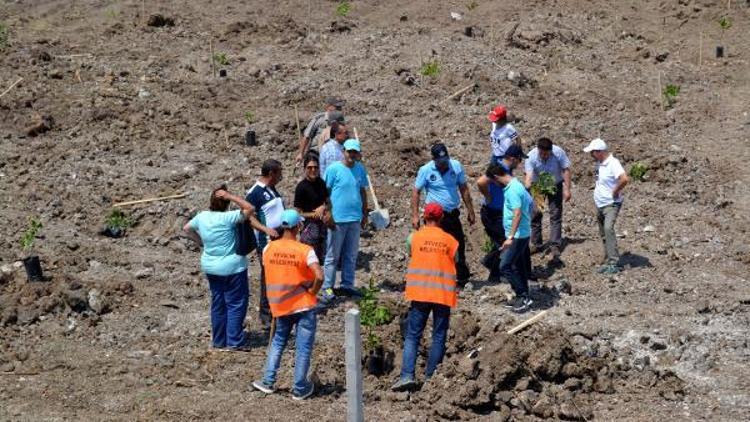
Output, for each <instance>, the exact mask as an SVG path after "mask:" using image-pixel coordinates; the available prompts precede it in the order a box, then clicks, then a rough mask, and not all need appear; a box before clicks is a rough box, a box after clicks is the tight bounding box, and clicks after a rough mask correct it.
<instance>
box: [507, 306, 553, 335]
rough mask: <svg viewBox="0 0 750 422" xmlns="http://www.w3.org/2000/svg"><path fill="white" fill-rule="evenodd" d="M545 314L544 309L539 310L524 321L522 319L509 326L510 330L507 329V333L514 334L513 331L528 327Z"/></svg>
mask: <svg viewBox="0 0 750 422" xmlns="http://www.w3.org/2000/svg"><path fill="white" fill-rule="evenodd" d="M545 315H547V311H546V310H544V311H542V312H539V313H538V314H536V315H534V316H533V317H531V318H529V319H527V320H526V321H524V322H522V323H520V324H518V325H516V326H515V327H513V328H511V329H510V330H508V334H515V333H517V332H519V331H521V330H523V329H524V328H526V327H528V326H529V325H531V324H533V323H535V322H537V321H539V320H540V319H542V318H543V317H544V316H545Z"/></svg>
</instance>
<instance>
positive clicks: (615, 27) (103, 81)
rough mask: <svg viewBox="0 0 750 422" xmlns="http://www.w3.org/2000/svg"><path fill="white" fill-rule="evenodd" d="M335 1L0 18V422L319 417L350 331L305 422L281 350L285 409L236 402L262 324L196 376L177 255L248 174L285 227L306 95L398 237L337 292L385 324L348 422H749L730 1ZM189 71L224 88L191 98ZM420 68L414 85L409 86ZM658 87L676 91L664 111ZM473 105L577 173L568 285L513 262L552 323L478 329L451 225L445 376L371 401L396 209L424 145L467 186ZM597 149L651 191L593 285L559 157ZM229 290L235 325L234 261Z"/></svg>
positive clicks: (742, 23) (197, 286) (254, 398)
mask: <svg viewBox="0 0 750 422" xmlns="http://www.w3.org/2000/svg"><path fill="white" fill-rule="evenodd" d="M337 4H338V3H336V2H332V1H327V0H315V1H308V2H290V1H276V2H269V1H242V2H229V1H224V0H213V1H206V2H193V1H172V2H141V1H128V0H126V1H122V2H100V1H91V0H83V1H76V2H72V1H61V2H50V1H6V2H4V3H3V6H2V7H0V23H3V24H4V25H5V26H6V27H7V28H8V31H7V35H8V36H7V43H6V45H5V46H2V45H0V92H2V91H4V90H5V88H7V87H9V86H10V85H11V84H12V83H13V82H15V81H16V80H17V79H18V78H20V77H23V80H22V81H21V82H20V83H19V84H18V85H16V86H15V87H14V88H13V89H11V90H10V91H8V92H7V93H6V94H4V95H3V96H2V97H0V192H1V194H0V201H1V207H2V213H1V214H0V216H1V218H0V264H2V273H0V336H1V337H0V338H2V341H1V342H0V419H2V420H65V419H75V420H133V419H139V420H141V419H142V420H198V419H200V420H206V419H224V420H226V419H231V420H248V419H249V420H261V419H266V420H285V421H298V420H299V421H301V420H310V419H312V418H315V419H317V420H343V419H344V415H345V409H346V399H345V395H344V392H345V375H344V350H343V314H344V312H345V311H346V309H348V308H349V307H352V306H356V304H354V303H353V302H343V303H340V304H339V305H338V306H337V307H336V308H335V309H333V310H331V311H329V312H328V313H327V314H325V315H322V316H321V319H320V323H319V331H318V336H317V341H316V351H315V356H314V362H313V371H312V373H313V376H314V378H315V379H316V380H317V382H318V393H317V394H316V395H315V396H314V397H313V398H312V399H310V400H307V401H305V402H302V403H297V402H292V401H291V400H290V398H289V386H290V381H291V375H292V373H291V362H292V360H291V357H292V354H291V353H289V354H288V355H286V356H285V359H284V362H283V369H282V371H281V373H280V381H279V388H280V393H279V394H275V395H272V396H268V397H265V396H264V395H263V394H261V393H258V392H252V391H249V390H248V388H247V385H248V383H249V382H250V381H251V380H253V379H255V378H257V377H258V376H259V375H260V373H261V370H262V365H263V362H264V358H265V351H266V350H265V344H266V341H267V339H266V338H265V337H264V335H263V334H262V332H261V331H260V330H259V326H258V320H257V317H256V311H255V309H254V308H253V309H251V311H250V312H249V315H248V319H247V328H248V330H249V331H250V332H251V333H252V339H253V342H254V344H255V345H256V346H257V347H256V348H254V349H253V350H252V351H250V352H247V353H217V352H212V351H210V350H209V338H210V332H209V330H210V328H209V316H208V301H209V293H208V288H207V285H206V282H205V280H204V279H203V277H202V275H201V274H200V271H199V262H198V261H199V251H198V249H197V248H196V247H195V246H194V245H192V244H190V243H189V241H187V240H186V239H184V238H182V237H180V235H179V230H180V228H181V227H182V225H183V224H184V223H185V222H186V221H187V219H189V218H190V217H191V216H192V215H194V214H195V213H196V212H197V211H199V210H202V209H205V208H207V205H208V204H207V202H208V201H207V199H208V195H209V192H210V190H211V188H212V187H214V186H215V185H216V184H218V183H219V182H222V181H226V182H228V183H229V187H230V190H232V191H235V192H243V191H245V190H246V189H247V188H248V187H249V186H250V185H251V184H252V183H253V181H254V179H255V178H256V177H257V175H258V169H259V164H260V163H261V162H262V161H263V160H264V159H266V158H268V157H274V158H277V159H280V160H282V161H283V162H284V163H285V164H287V165H288V166H289V167H287V170H286V173H285V180H284V181H283V182H282V184H281V186H280V190H281V191H282V192H283V193H284V194H285V196H286V199H287V201H290V200H291V194H292V192H293V187H294V185H295V183H296V182H297V179H298V177H299V176H297V177H293V176H292V174H291V171H290V170H289V169H291V162H292V159H293V156H294V154H295V153H296V146H297V133H296V121H295V107H296V108H297V109H298V110H299V114H300V116H301V118H302V119H303V124H304V120H306V119H307V118H308V117H309V116H310V115H311V114H312V113H314V112H315V111H317V110H319V109H320V108H321V103H322V100H323V98H324V97H326V96H328V95H339V96H342V97H344V98H346V99H347V105H346V108H345V112H346V115H347V118H348V120H349V121H351V122H352V124H353V125H354V126H356V127H357V129H358V132H359V134H360V137H361V138H362V142H363V147H364V162H365V164H366V165H367V167H368V169H369V170H370V173H371V176H372V178H373V181H374V184H375V187H376V189H377V191H378V194H379V198H380V200H381V202H382V205H383V206H384V207H386V208H388V209H389V210H390V213H391V216H392V220H393V222H392V225H391V227H390V228H389V229H388V230H386V231H382V232H368V233H365V235H364V237H363V239H362V242H361V253H360V258H359V264H360V265H359V269H358V272H357V277H358V284H359V285H366V284H367V283H368V281H369V280H370V279H373V280H374V281H375V282H376V284H377V285H379V286H380V287H381V288H382V293H381V297H382V300H383V301H384V303H386V304H388V306H389V307H390V308H391V310H392V313H393V314H394V319H393V321H392V322H391V323H390V324H388V325H386V326H384V327H381V329H379V335H380V336H381V338H382V339H383V345H384V347H385V351H386V357H387V359H386V365H385V374H383V375H380V376H374V375H370V374H367V375H366V378H365V400H366V402H365V406H366V407H365V409H366V415H367V419H368V420H444V419H453V420H455V419H460V420H470V419H484V418H487V419H489V420H508V419H511V420H536V419H550V418H557V419H580V420H583V419H584V418H585V419H586V420H675V419H679V420H704V419H709V418H710V419H714V420H738V421H739V420H748V419H750V381H748V380H749V379H750V369H748V368H749V367H748V365H747V362H748V358H749V357H750V349H749V348H748V338H750V328H748V327H750V285H749V284H748V278H747V274H748V270H749V269H750V268H749V265H750V246H748V242H747V235H748V233H747V231H748V228H749V227H750V190H749V189H748V183H750V172H749V171H748V166H747V163H748V162H750V148H749V147H748V141H749V140H750V139H749V136H748V134H749V133H750V116H749V115H748V113H749V112H750V101H749V100H748V99H750V70H749V69H750V66H749V63H748V60H750V50H749V49H748V47H747V46H748V44H749V43H750V36H749V35H748V34H750V32H748V31H747V27H748V24H749V23H750V8H749V6H748V4H747V3H746V2H743V1H737V2H731V3H730V4H729V5H730V7H731V8H730V9H729V10H727V3H726V2H719V1H713V0H668V1H666V0H665V1H661V2H652V1H644V0H632V1H623V2H607V1H601V0H595V1H583V0H571V1H565V2H543V1H526V2H511V1H506V0H497V1H482V0H478V1H476V2H468V3H467V2H426V1H423V0H418V1H413V2H397V1H392V0H386V1H379V2H375V1H354V2H351V3H350V5H351V11H350V13H349V14H348V15H347V16H345V17H342V16H338V15H337V14H336V12H335V9H336V6H337ZM451 12H457V13H460V14H461V19H460V20H454V19H452V18H451ZM157 14H158V15H161V16H159V17H157V16H154V15H157ZM722 16H729V17H730V19H731V21H732V27H731V28H729V29H728V30H726V31H724V33H723V34H722V30H721V28H720V26H719V24H718V21H719V19H720V18H721V17H722ZM0 40H1V38H0ZM719 44H721V45H722V46H723V47H724V48H725V56H724V57H723V58H720V59H717V58H716V57H715V54H714V50H715V47H716V46H717V45H719ZM701 46H702V50H701V48H700V47H701ZM211 49H213V51H214V52H217V53H224V54H225V55H226V57H227V59H228V63H227V64H226V65H221V66H219V68H221V69H224V70H226V72H227V75H228V76H227V77H225V78H219V77H214V76H212V74H211V73H212V71H211V62H210V60H209V58H210V53H209V52H210V50H211ZM427 61H437V62H438V63H439V69H440V71H439V73H438V74H437V75H435V76H422V75H420V72H419V70H420V67H421V64H422V63H425V62H427ZM217 71H218V69H217ZM511 72H512V73H511ZM472 83H473V84H475V87H474V88H472V89H471V90H469V91H468V92H466V93H465V94H463V95H460V96H458V97H457V98H453V99H450V100H446V98H447V97H448V96H449V95H451V94H452V93H454V92H456V91H458V90H459V89H461V88H463V87H465V86H467V85H469V84H472ZM667 84H673V85H679V86H680V91H679V94H678V96H677V97H676V101H675V102H674V104H673V105H671V106H668V105H667V104H665V99H664V98H662V96H661V95H660V91H661V90H662V89H663V88H664V87H665V86H666V85H667ZM496 103H505V104H507V105H508V106H509V108H510V110H511V111H512V113H513V119H514V122H515V126H516V127H517V128H518V129H519V131H520V133H521V136H522V140H523V143H524V145H525V146H526V148H529V147H530V146H532V145H533V142H534V140H535V139H536V138H537V137H539V136H542V135H547V136H550V137H551V138H552V139H553V140H554V141H555V142H556V143H557V144H559V145H561V146H562V147H563V148H565V149H566V150H567V151H568V153H569V155H570V157H571V159H572V161H573V181H574V186H573V199H572V201H571V202H570V203H569V204H566V209H565V217H564V235H565V238H566V247H565V250H564V252H563V261H564V263H565V265H564V266H563V267H562V268H556V267H552V266H550V265H548V261H549V257H548V256H545V255H537V256H534V265H535V266H536V267H537V269H538V271H539V272H540V273H541V274H542V275H543V277H542V278H541V279H540V281H539V282H538V283H534V286H533V295H534V299H535V301H536V304H537V305H536V308H535V312H537V311H539V310H541V309H549V311H550V313H549V315H547V317H545V319H544V320H543V323H542V324H538V325H535V326H533V327H531V328H529V329H527V330H525V331H523V332H521V333H518V334H515V335H513V336H509V335H507V334H505V331H506V330H507V329H508V328H510V327H512V326H513V325H515V324H517V323H518V322H520V321H522V319H523V318H525V317H517V316H515V315H512V314H510V313H508V312H507V311H506V310H505V309H504V308H503V307H502V306H501V302H502V300H504V298H505V297H506V295H507V294H508V293H509V289H508V287H507V285H499V286H497V285H488V284H487V283H485V282H484V279H485V278H486V276H487V274H486V270H484V269H483V268H482V267H481V265H480V264H479V262H478V260H479V258H481V255H482V252H481V245H482V244H483V242H484V235H483V233H482V230H481V227H480V226H474V227H468V226H466V227H465V228H466V230H467V232H468V233H469V234H470V236H469V237H470V240H469V250H468V255H469V257H470V260H471V268H472V271H473V272H474V275H473V277H472V281H471V283H470V284H469V285H467V286H466V288H465V289H464V290H463V291H462V292H461V294H460V304H459V307H458V309H457V310H456V312H455V314H454V316H453V320H452V324H451V331H450V335H449V340H448V353H447V355H446V359H445V363H444V364H443V365H442V366H441V367H440V369H439V371H438V373H437V374H436V375H435V377H433V379H431V380H430V381H429V382H427V383H425V384H424V385H423V386H422V389H421V390H420V391H418V392H414V393H392V392H390V391H389V386H390V385H391V384H392V383H393V382H394V381H395V380H396V378H397V374H398V371H399V369H400V359H401V346H402V340H401V332H402V330H401V324H402V322H403V318H404V315H405V313H406V309H407V305H406V303H404V301H403V296H402V295H403V293H402V292H401V289H402V285H403V283H402V280H403V273H404V270H405V266H406V263H407V260H408V257H407V256H406V251H405V249H404V239H405V237H406V236H407V234H408V232H409V231H410V224H409V214H408V206H409V204H408V192H409V190H410V184H411V183H412V182H413V178H414V176H415V174H416V171H417V169H418V168H419V166H420V165H421V164H423V163H424V162H425V161H426V160H428V159H429V156H428V155H429V154H428V150H427V147H428V145H429V144H430V143H431V142H433V141H434V140H436V139H441V140H443V141H445V142H446V143H447V144H448V147H449V149H450V152H451V153H452V155H454V156H455V157H457V158H458V159H459V160H460V161H461V162H462V163H463V164H464V166H465V167H466V168H467V171H468V173H469V176H470V178H471V183H472V186H473V182H474V180H475V179H476V177H477V176H478V175H479V174H481V172H482V171H483V167H484V165H485V163H486V160H487V157H488V154H489V146H488V141H487V134H488V131H489V122H488V121H487V120H486V114H487V112H488V111H489V110H490V108H491V107H492V106H493V105H494V104H496ZM248 111H250V112H252V114H253V116H254V122H253V123H252V125H251V127H252V128H253V129H254V130H255V131H256V133H257V136H258V141H259V144H258V145H257V146H253V147H250V146H246V145H244V139H243V134H244V131H245V127H246V125H247V123H246V121H245V117H244V116H245V114H246V112H248ZM597 136H601V137H602V138H604V139H605V140H607V141H608V142H609V143H610V145H611V146H612V149H613V152H614V154H615V156H617V157H618V158H619V159H620V160H621V161H622V162H623V164H624V165H625V166H626V168H630V167H631V166H632V165H633V164H634V163H636V162H642V163H645V164H647V165H648V167H649V171H648V173H647V178H646V180H645V181H643V182H636V181H634V182H633V183H632V184H631V185H629V186H628V187H627V189H626V192H625V194H626V202H625V205H624V207H623V210H622V213H621V214H620V218H619V221H618V224H617V230H618V233H619V234H620V239H619V245H620V250H621V252H622V253H623V263H624V264H625V267H626V270H625V271H624V272H623V273H621V274H618V275H616V276H612V277H603V276H599V275H597V274H594V271H593V270H594V269H595V268H596V266H597V264H598V262H599V260H600V259H601V254H602V246H601V243H600V240H599V239H598V233H597V228H596V221H595V214H594V207H593V200H592V198H591V191H592V188H593V174H592V169H593V163H592V162H591V159H590V157H588V156H587V155H586V154H584V153H583V152H581V149H582V147H583V146H584V145H585V144H586V143H587V142H588V140H590V139H591V138H593V137H597ZM179 192H185V193H187V194H188V196H187V197H186V198H183V199H178V200H173V201H168V202H155V203H151V204H147V205H141V206H134V207H131V208H128V209H127V211H128V213H129V216H130V217H131V218H132V219H133V220H134V221H135V225H134V226H133V227H132V228H130V229H129V230H128V231H127V233H126V236H125V237H122V238H119V239H112V238H109V237H105V236H102V235H101V234H100V231H101V229H102V226H103V224H104V220H105V218H106V215H107V214H108V213H109V211H110V209H111V207H112V204H113V203H115V202H117V201H124V200H132V199H140V198H146V197H152V196H159V195H169V194H174V193H179ZM473 196H474V199H475V203H476V205H475V206H476V208H477V209H478V208H479V207H478V205H479V195H478V192H477V191H476V190H475V189H473ZM29 216H37V217H39V218H40V220H41V221H42V222H43V224H44V228H43V230H42V231H41V233H40V235H39V237H38V238H37V240H36V243H35V251H36V252H37V253H38V255H39V256H40V257H41V259H42V264H43V267H44V270H45V274H46V275H47V276H49V280H48V281H47V282H42V283H28V282H27V281H26V278H25V274H24V271H23V268H22V267H20V262H19V259H20V258H21V257H22V256H23V252H22V251H21V248H20V243H19V238H20V236H21V234H22V232H23V230H24V228H25V225H26V221H27V219H28V217H29ZM250 271H251V275H252V278H253V290H252V297H251V299H252V303H253V304H255V303H256V302H257V281H256V279H257V275H258V271H257V262H256V260H255V259H253V260H252V263H251V269H250ZM427 331H428V332H429V329H428V330H427ZM426 337H427V338H425V339H424V344H425V345H426V344H428V342H429V333H428V334H427V335H426ZM419 362H420V365H423V357H421V358H420V360H419ZM367 363H368V362H367V361H366V362H365V364H366V365H365V366H367ZM419 376H420V378H421V376H422V374H421V373H420V374H419Z"/></svg>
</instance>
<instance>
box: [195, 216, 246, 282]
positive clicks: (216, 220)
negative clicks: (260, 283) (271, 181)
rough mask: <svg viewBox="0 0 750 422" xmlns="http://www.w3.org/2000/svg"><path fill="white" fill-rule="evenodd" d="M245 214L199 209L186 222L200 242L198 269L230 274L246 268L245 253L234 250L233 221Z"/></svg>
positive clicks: (234, 229) (208, 272) (235, 221)
mask: <svg viewBox="0 0 750 422" xmlns="http://www.w3.org/2000/svg"><path fill="white" fill-rule="evenodd" d="M244 219H245V217H244V216H243V215H242V212H241V211H240V210H235V211H225V212H221V211H201V212H199V213H198V215H196V216H195V217H193V219H192V220H190V222H189V223H188V224H189V225H190V228H192V229H193V230H195V231H197V232H198V234H199V235H200V237H201V241H202V242H203V253H202V254H201V270H202V271H203V272H204V273H205V274H211V275H221V276H226V275H232V274H237V273H238V272H241V271H244V270H246V269H247V257H245V256H243V255H237V254H236V253H234V251H235V247H236V243H237V224H238V223H240V222H242V221H243V220H244Z"/></svg>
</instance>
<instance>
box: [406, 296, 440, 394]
mask: <svg viewBox="0 0 750 422" xmlns="http://www.w3.org/2000/svg"><path fill="white" fill-rule="evenodd" d="M430 312H432V346H431V347H430V354H429V356H428V358H427V368H426V369H425V376H426V377H427V378H429V377H431V376H432V374H433V373H434V372H435V368H437V366H438V365H439V364H440V362H442V361H443V356H445V339H446V337H447V336H448V325H449V324H450V318H451V308H450V307H449V306H445V305H440V304H437V303H429V302H417V301H413V302H412V303H411V307H410V308H409V315H408V316H407V318H406V338H405V339H404V359H403V361H402V362H401V379H411V380H413V379H415V368H414V367H415V366H416V364H417V354H418V352H419V343H420V342H421V341H422V333H423V332H424V327H425V326H426V325H427V319H428V318H429V317H430Z"/></svg>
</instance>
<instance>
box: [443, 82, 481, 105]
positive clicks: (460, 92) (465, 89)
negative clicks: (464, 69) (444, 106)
mask: <svg viewBox="0 0 750 422" xmlns="http://www.w3.org/2000/svg"><path fill="white" fill-rule="evenodd" d="M475 85H476V84H474V83H473V82H472V83H471V85H469V86H465V87H463V88H461V89H459V90H458V91H456V92H454V93H453V94H451V95H449V96H448V98H446V99H445V101H450V100H452V99H454V98H456V97H459V96H461V95H463V94H465V93H467V92H469V91H470V90H471V89H472V88H474V86H475Z"/></svg>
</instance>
